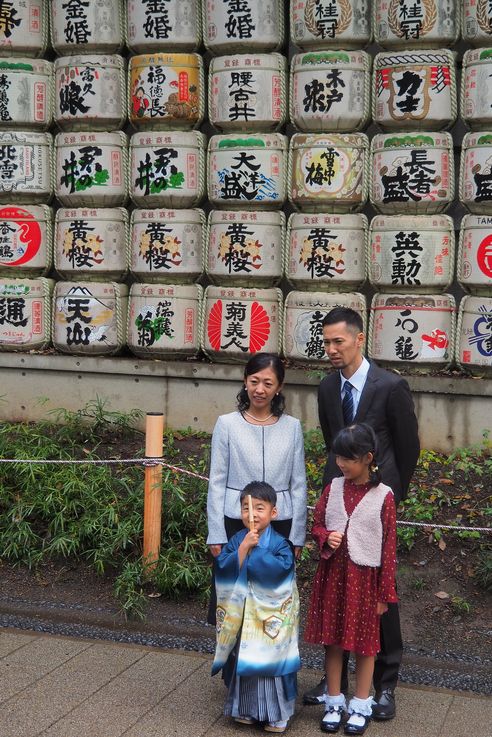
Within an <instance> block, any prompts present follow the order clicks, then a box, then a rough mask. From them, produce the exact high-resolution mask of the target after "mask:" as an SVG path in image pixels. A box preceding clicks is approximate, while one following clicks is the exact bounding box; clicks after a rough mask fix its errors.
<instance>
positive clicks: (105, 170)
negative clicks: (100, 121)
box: [55, 131, 127, 207]
mask: <svg viewBox="0 0 492 737" xmlns="http://www.w3.org/2000/svg"><path fill="white" fill-rule="evenodd" d="M55 148H56V174H55V176H56V185H55V194H56V196H57V197H58V199H59V200H60V202H61V204H62V205H64V206H65V207H114V206H117V205H123V204H124V203H125V202H126V198H127V182H126V170H127V138H126V135H125V134H124V133H123V131H113V132H112V133H102V132H101V133H58V135H57V136H56V139H55Z"/></svg>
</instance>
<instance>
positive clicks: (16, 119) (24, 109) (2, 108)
mask: <svg viewBox="0 0 492 737" xmlns="http://www.w3.org/2000/svg"><path fill="white" fill-rule="evenodd" d="M0 12H1V8H0ZM1 22H2V19H1V16H0V27H1ZM1 52H2V49H1V47H0V54H1ZM52 120H53V64H52V62H51V61H45V60H44V59H29V58H27V57H23V58H17V57H16V58H9V59H1V60H0V126H1V127H2V128H21V129H23V130H31V129H32V130H46V129H47V128H49V127H50V125H51V123H52Z"/></svg>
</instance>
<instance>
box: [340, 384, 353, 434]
mask: <svg viewBox="0 0 492 737" xmlns="http://www.w3.org/2000/svg"><path fill="white" fill-rule="evenodd" d="M353 388H354V387H353V386H352V384H351V383H350V381H346V382H345V384H344V386H343V399H342V412H343V422H344V424H345V425H350V424H351V422H352V420H353V418H354V398H353V396H352V389H353Z"/></svg>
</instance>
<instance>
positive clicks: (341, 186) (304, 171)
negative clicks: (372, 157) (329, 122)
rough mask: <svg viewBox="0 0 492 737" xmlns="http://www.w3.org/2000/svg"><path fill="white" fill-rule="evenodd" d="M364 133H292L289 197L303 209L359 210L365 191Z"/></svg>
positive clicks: (366, 145) (366, 151)
mask: <svg viewBox="0 0 492 737" xmlns="http://www.w3.org/2000/svg"><path fill="white" fill-rule="evenodd" d="M368 164H369V140H368V138H367V136H366V135H364V133H326V134H325V133H317V134H311V135H306V134H304V133H295V134H294V135H293V136H292V138H291V140H290V150H289V173H288V178H289V200H290V202H291V203H292V205H293V206H294V207H295V208H296V210H301V211H303V212H327V213H329V212H354V211H357V210H361V209H362V207H363V206H364V205H365V203H366V200H367V192H368V174H369V171H368Z"/></svg>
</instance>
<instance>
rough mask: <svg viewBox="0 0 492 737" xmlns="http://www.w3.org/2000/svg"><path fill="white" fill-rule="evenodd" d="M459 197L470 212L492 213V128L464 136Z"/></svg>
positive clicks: (478, 213) (479, 213)
mask: <svg viewBox="0 0 492 737" xmlns="http://www.w3.org/2000/svg"><path fill="white" fill-rule="evenodd" d="M459 198H460V201H461V202H462V203H463V205H465V207H467V208H468V209H469V210H470V212H474V213H476V214H477V215H488V214H491V213H492V130H491V131H489V132H487V133H485V132H484V133H465V135H464V137H463V143H462V146H461V162H460V179H459Z"/></svg>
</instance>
